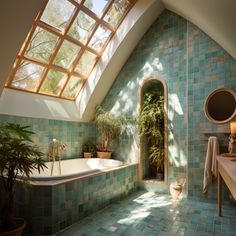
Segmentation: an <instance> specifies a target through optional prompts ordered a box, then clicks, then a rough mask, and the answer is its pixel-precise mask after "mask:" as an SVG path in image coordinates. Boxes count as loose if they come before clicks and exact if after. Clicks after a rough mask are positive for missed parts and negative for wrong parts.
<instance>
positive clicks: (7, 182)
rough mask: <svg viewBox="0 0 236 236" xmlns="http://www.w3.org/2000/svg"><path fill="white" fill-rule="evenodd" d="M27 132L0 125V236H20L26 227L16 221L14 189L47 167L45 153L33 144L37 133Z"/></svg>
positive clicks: (20, 220)
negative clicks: (33, 137)
mask: <svg viewBox="0 0 236 236" xmlns="http://www.w3.org/2000/svg"><path fill="white" fill-rule="evenodd" d="M28 128H29V127H28V126H20V125H19V124H13V123H7V124H1V125H0V181H1V182H0V183H1V185H0V189H1V196H0V203H1V205H0V207H1V209H0V212H1V214H0V235H21V234H22V232H18V231H19V230H21V231H23V230H24V227H25V225H26V224H25V220H23V219H19V218H18V219H17V218H15V206H14V202H15V195H14V193H15V191H14V187H15V183H16V181H17V179H18V176H26V177H29V175H30V173H31V172H32V170H34V169H37V170H38V171H39V172H40V170H42V169H43V168H44V167H46V166H45V164H44V160H43V159H42V157H43V153H42V152H40V151H39V149H38V147H37V146H35V145H34V144H33V142H32V140H31V135H32V134H34V133H33V132H31V131H29V130H28ZM21 181H24V180H23V179H21ZM10 231H11V233H16V234H9V233H10Z"/></svg>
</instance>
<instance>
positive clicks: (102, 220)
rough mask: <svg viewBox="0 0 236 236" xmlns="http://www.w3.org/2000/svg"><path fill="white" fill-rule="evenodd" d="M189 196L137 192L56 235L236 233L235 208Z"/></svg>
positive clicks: (212, 235)
mask: <svg viewBox="0 0 236 236" xmlns="http://www.w3.org/2000/svg"><path fill="white" fill-rule="evenodd" d="M216 207H217V206H216V204H215V203H214V204H213V203H212V204H210V203H204V202H198V201H194V200H190V199H180V200H178V201H173V200H172V199H171V197H170V196H169V195H162V194H156V193H152V192H143V191H141V192H137V193H134V194H132V195H131V196H130V197H128V198H126V199H123V200H121V201H119V202H116V203H113V204H112V205H110V206H109V207H107V208H105V209H104V210H102V211H99V212H97V213H95V214H93V215H91V216H89V217H87V218H85V219H83V220H81V221H80V222H78V223H76V224H74V225H72V226H71V227H69V228H67V229H66V230H64V231H63V232H60V233H59V234H57V236H95V235H98V236H99V235H102V236H106V235H107V236H133V235H134V236H182V235H183V236H219V235H225V236H236V207H235V206H230V205H227V206H223V217H218V216H217V211H216Z"/></svg>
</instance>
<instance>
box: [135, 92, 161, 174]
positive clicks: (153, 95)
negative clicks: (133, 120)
mask: <svg viewBox="0 0 236 236" xmlns="http://www.w3.org/2000/svg"><path fill="white" fill-rule="evenodd" d="M137 123H138V133H139V135H140V137H141V138H143V137H145V138H146V140H147V147H148V153H149V159H150V163H151V167H153V168H154V169H155V172H156V173H155V174H154V175H155V176H156V177H157V178H158V179H163V173H164V157H165V152H164V97H163V96H162V95H161V94H160V93H159V92H157V91H152V92H146V93H145V95H144V100H143V103H142V107H141V111H140V113H139V115H138V119H137Z"/></svg>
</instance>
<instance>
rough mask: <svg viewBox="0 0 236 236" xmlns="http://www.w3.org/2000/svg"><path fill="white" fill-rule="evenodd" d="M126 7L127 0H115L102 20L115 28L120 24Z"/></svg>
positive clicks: (127, 5)
mask: <svg viewBox="0 0 236 236" xmlns="http://www.w3.org/2000/svg"><path fill="white" fill-rule="evenodd" d="M128 7H129V4H128V2H127V0H115V1H114V3H112V5H111V7H110V8H109V10H108V12H107V14H106V15H105V17H104V18H103V19H104V20H105V21H106V22H107V23H109V24H110V25H112V26H113V27H116V26H117V25H118V24H119V23H120V20H121V18H122V16H123V15H124V13H125V12H126V11H127V9H128Z"/></svg>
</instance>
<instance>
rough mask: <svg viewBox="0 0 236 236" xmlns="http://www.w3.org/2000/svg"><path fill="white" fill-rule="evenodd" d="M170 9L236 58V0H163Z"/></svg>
mask: <svg viewBox="0 0 236 236" xmlns="http://www.w3.org/2000/svg"><path fill="white" fill-rule="evenodd" d="M162 1H163V3H164V5H165V7H166V8H167V9H169V10H170V11H173V12H175V13H177V14H178V15H180V16H182V17H184V18H186V19H188V20H189V21H191V22H192V23H193V24H195V25H197V26H198V27H199V28H200V29H201V30H203V31H204V32H205V33H207V34H208V35H209V36H210V37H211V38H212V39H214V40H215V41H216V42H217V43H218V44H219V45H221V47H223V48H224V49H225V50H226V51H227V52H228V53H229V54H230V55H231V56H232V57H233V58H234V59H236V25H235V24H236V0H178V1H176V0H162Z"/></svg>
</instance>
